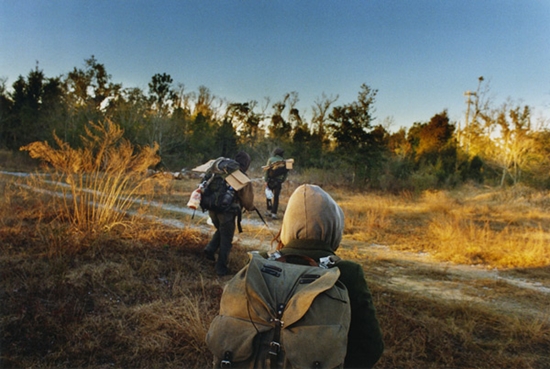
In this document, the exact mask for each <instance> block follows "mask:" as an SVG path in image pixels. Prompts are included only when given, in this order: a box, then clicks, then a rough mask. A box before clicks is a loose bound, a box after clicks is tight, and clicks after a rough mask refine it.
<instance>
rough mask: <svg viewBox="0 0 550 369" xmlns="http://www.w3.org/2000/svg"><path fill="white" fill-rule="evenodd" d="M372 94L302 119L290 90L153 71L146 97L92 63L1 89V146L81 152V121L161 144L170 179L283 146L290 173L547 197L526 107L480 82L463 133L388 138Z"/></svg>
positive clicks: (536, 134)
mask: <svg viewBox="0 0 550 369" xmlns="http://www.w3.org/2000/svg"><path fill="white" fill-rule="evenodd" d="M377 93H378V90H376V89H374V88H372V87H371V86H369V85H367V84H362V85H361V86H360V87H359V92H358V94H357V99H356V100H355V101H353V102H350V103H345V104H338V98H339V97H338V96H327V95H326V94H324V93H323V94H322V95H321V96H320V97H318V98H316V100H315V101H314V102H313V105H312V106H311V108H312V114H311V117H310V118H309V120H306V119H305V118H304V117H302V116H301V114H300V111H299V110H298V109H297V108H296V105H297V103H298V101H299V97H298V93H297V92H295V91H293V92H289V93H287V94H285V95H284V96H283V97H282V98H280V99H278V100H274V101H272V100H271V98H264V100H263V101H261V102H258V101H244V102H230V101H227V100H225V99H223V98H220V97H217V96H214V95H213V94H212V93H211V91H210V90H209V89H208V88H207V87H205V86H200V87H199V88H198V90H197V91H187V90H186V88H185V85H184V84H182V83H174V81H173V79H172V77H171V76H170V75H168V74H166V73H162V74H161V73H159V74H155V75H154V76H153V77H152V78H151V81H150V82H149V84H148V90H147V91H143V90H142V89H140V88H136V87H130V88H127V87H126V88H125V87H123V86H122V84H120V83H115V82H113V80H112V76H111V75H110V74H108V73H107V70H106V68H105V66H104V65H103V64H101V63H99V62H98V60H97V59H96V58H95V57H94V56H91V57H90V58H89V59H86V60H85V64H84V67H83V68H76V67H75V68H74V69H73V70H72V71H70V72H68V73H67V74H65V75H62V76H58V77H46V76H45V75H44V73H43V71H42V70H40V68H39V66H38V65H37V66H36V67H35V68H34V69H32V70H31V71H30V72H29V73H28V75H27V76H26V77H24V76H19V78H18V79H17V80H16V81H15V82H14V83H13V84H12V86H11V89H8V86H7V85H6V80H5V79H3V80H0V148H1V149H4V150H10V151H17V150H19V148H20V147H22V146H24V145H27V144H29V143H31V142H34V141H48V142H53V141H54V139H53V137H54V135H56V136H57V137H58V138H60V139H61V140H63V141H64V142H67V143H68V144H70V145H71V146H73V147H78V146H79V145H81V141H80V137H81V136H82V135H83V134H84V133H85V129H86V126H87V124H89V122H93V123H97V122H101V121H105V120H109V121H112V122H114V123H115V124H117V125H118V126H120V127H121V128H122V129H123V130H124V138H126V139H128V140H129V141H130V142H132V143H133V144H135V145H138V146H145V145H153V144H154V143H158V145H159V154H160V156H161V158H162V161H161V164H160V165H161V166H163V167H164V168H162V169H166V170H170V171H175V170H180V169H181V168H184V167H185V168H191V167H193V166H195V165H197V164H201V163H203V162H205V161H207V160H209V159H212V158H216V157H219V156H232V155H234V153H235V152H237V150H239V149H244V150H246V151H248V152H250V153H251V156H252V157H253V159H254V160H255V161H256V163H257V165H258V166H259V165H263V163H264V162H265V160H266V159H267V157H268V156H269V153H270V151H271V150H272V149H273V148H275V147H282V148H283V149H285V154H286V156H287V157H292V158H294V159H295V163H296V165H295V168H296V170H298V171H300V172H303V173H306V174H307V173H311V174H313V173H324V172H327V173H330V176H331V177H332V178H337V179H338V183H340V184H348V185H352V186H356V187H361V188H375V189H383V190H393V191H400V190H407V189H408V190H423V189H428V188H442V187H452V186H456V185H458V184H461V183H464V182H474V183H479V184H481V183H485V184H489V185H500V186H505V185H514V184H517V183H525V184H528V185H530V186H534V187H538V188H550V178H549V173H550V171H549V169H550V155H549V154H550V131H549V130H548V129H547V128H546V127H545V126H544V124H542V123H544V122H542V123H541V122H538V123H536V122H533V119H534V118H533V117H532V111H531V110H532V109H531V108H530V107H529V106H528V105H521V104H517V103H514V102H513V101H507V102H506V103H504V104H502V105H500V106H494V104H493V102H492V101H491V99H490V98H488V85H487V83H485V82H484V80H483V78H482V77H480V78H479V83H478V87H477V90H476V91H475V92H474V93H471V94H470V95H469V96H468V98H469V100H468V112H467V115H466V122H465V125H464V127H460V125H458V126H457V123H455V122H451V121H450V119H449V116H448V114H447V111H446V110H443V111H441V112H438V113H436V114H435V115H434V116H433V117H431V118H430V119H429V120H428V121H426V122H415V123H414V124H412V126H411V127H410V128H408V129H406V128H401V129H399V130H398V131H397V132H390V131H389V127H387V125H385V124H380V123H377V120H376V117H375V116H374V115H373V114H374V111H375V104H376V95H377ZM159 169H160V168H159Z"/></svg>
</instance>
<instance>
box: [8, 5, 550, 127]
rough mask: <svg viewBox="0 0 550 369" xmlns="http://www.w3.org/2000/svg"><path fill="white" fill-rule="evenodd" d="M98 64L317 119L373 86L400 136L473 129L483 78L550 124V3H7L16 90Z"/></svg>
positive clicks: (127, 82)
mask: <svg viewBox="0 0 550 369" xmlns="http://www.w3.org/2000/svg"><path fill="white" fill-rule="evenodd" d="M92 55H94V56H95V58H96V59H97V61H98V62H99V63H102V64H104V65H105V68H106V69H107V72H108V73H109V74H111V76H112V81H113V82H115V83H122V84H123V87H140V88H141V89H143V90H144V92H146V93H147V92H148V86H147V84H148V82H150V81H151V77H152V76H153V75H154V74H156V73H167V74H169V75H170V76H172V78H173V80H174V84H175V85H177V84H178V83H183V84H184V85H185V87H186V90H187V91H197V89H198V87H199V86H201V85H203V86H206V87H208V88H209V89H210V91H211V92H212V94H214V95H216V96H218V97H221V98H225V99H227V100H229V101H231V102H245V101H250V100H256V101H258V102H259V103H260V104H262V102H264V101H265V99H264V98H265V97H270V99H271V102H272V103H273V102H275V101H277V100H280V99H282V97H283V96H284V94H285V93H288V92H292V91H296V92H297V93H298V96H299V99H300V100H299V102H298V104H297V106H296V107H297V108H299V109H300V112H301V113H302V115H303V116H304V117H306V119H307V116H308V114H310V113H311V111H312V109H311V106H312V105H313V103H314V101H315V100H316V99H317V98H319V97H321V95H322V94H323V93H324V94H326V95H327V96H336V95H338V96H339V99H338V100H337V102H336V105H343V104H347V103H350V102H353V101H355V100H356V99H357V94H358V92H359V90H360V86H361V84H363V83H366V84H367V85H369V86H370V87H371V88H373V89H377V90H378V95H377V99H376V104H375V109H376V111H375V116H376V117H377V118H378V122H381V121H383V120H384V119H385V118H388V117H391V118H393V120H394V122H395V123H394V125H392V126H391V128H390V130H392V131H395V130H397V129H398V128H399V127H409V126H410V125H411V124H412V123H414V122H426V121H429V119H430V118H431V117H432V116H433V115H434V114H436V113H439V112H441V111H442V110H444V109H447V110H448V112H449V116H450V118H451V120H453V121H463V120H464V115H465V112H466V104H465V101H466V98H465V97H464V92H465V91H467V90H475V89H476V88H477V84H478V77H480V76H483V77H484V79H485V81H486V82H488V83H489V86H490V96H491V97H492V99H493V101H494V105H495V107H497V106H500V105H501V104H502V103H504V102H505V101H506V99H507V98H512V99H513V100H514V101H516V102H519V103H521V104H526V105H530V106H532V107H533V108H534V109H535V113H536V114H542V115H543V116H545V117H546V118H547V119H549V118H550V1H548V0H516V1H512V0H498V1H497V0H494V1H493V0H456V1H453V0H402V1H397V0H332V1H327V0H288V1H286V0H285V1H282V0H280V1H276V0H269V1H268V0H254V1H252V0H197V1H195V0H193V1H191V0H149V1H145V0H0V78H7V80H8V81H7V85H8V86H11V85H12V84H13V82H14V81H15V80H16V78H17V77H18V76H19V75H23V76H25V77H26V76H27V75H28V73H29V71H31V70H32V69H34V68H35V66H36V62H37V61H38V62H39V68H40V69H42V70H43V71H44V73H45V75H46V77H56V76H60V75H62V74H66V73H68V72H69V71H71V70H72V69H73V68H75V67H77V68H84V60H85V59H88V58H89V57H90V56H92ZM175 87H176V86H175Z"/></svg>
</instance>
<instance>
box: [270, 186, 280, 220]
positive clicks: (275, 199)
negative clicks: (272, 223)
mask: <svg viewBox="0 0 550 369" xmlns="http://www.w3.org/2000/svg"><path fill="white" fill-rule="evenodd" d="M281 188H282V186H281V184H278V185H277V186H275V187H274V188H273V205H272V206H271V214H274V215H277V210H279V195H280V194H281Z"/></svg>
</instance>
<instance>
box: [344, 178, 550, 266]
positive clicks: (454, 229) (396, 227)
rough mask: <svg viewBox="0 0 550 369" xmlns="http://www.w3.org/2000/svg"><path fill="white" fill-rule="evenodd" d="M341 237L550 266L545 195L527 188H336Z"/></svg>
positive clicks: (445, 255)
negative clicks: (417, 191)
mask: <svg viewBox="0 0 550 369" xmlns="http://www.w3.org/2000/svg"><path fill="white" fill-rule="evenodd" d="M336 196H337V198H338V199H339V204H340V206H341V207H342V208H343V210H344V213H345V216H346V229H345V237H346V238H348V239H352V240H357V241H365V242H370V243H377V244H383V245H387V246H389V247H393V248H396V249H406V250H409V251H422V252H430V253H431V254H433V255H434V256H435V257H437V258H439V259H440V260H444V261H452V262H455V263H462V264H483V265H488V266H492V267H498V268H516V267H523V268H533V267H541V266H547V265H550V246H549V245H550V214H549V212H548V209H549V206H548V205H549V202H550V195H549V194H548V193H544V192H539V191H531V190H528V189H517V188H516V189H508V190H507V189H503V190H488V189H478V188H473V187H468V188H463V189H462V190H460V191H455V192H451V191H426V192H424V193H423V194H421V196H418V197H411V196H410V194H407V193H405V194H403V195H388V194H383V195H382V194H377V193H364V194H351V195H349V194H345V193H338V194H337V195H336Z"/></svg>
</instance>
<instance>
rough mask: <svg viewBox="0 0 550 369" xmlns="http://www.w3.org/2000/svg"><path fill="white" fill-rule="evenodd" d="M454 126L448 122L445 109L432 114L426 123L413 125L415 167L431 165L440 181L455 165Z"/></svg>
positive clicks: (452, 171)
mask: <svg viewBox="0 0 550 369" xmlns="http://www.w3.org/2000/svg"><path fill="white" fill-rule="evenodd" d="M454 131H455V126H454V125H453V124H451V123H450V121H449V117H448V115H447V111H446V110H444V111H443V112H441V113H438V114H436V115H434V116H433V117H432V118H431V119H430V122H429V123H427V124H419V125H417V126H415V127H414V130H413V132H416V137H415V139H416V140H417V141H416V142H415V143H414V144H413V147H415V161H416V163H417V167H418V168H419V169H420V168H421V167H433V168H434V170H435V174H436V176H437V178H438V181H439V182H440V183H443V182H444V181H445V180H447V179H448V178H449V177H450V176H451V175H452V174H454V172H455V170H456V167H457V146H456V141H455V139H454Z"/></svg>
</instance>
